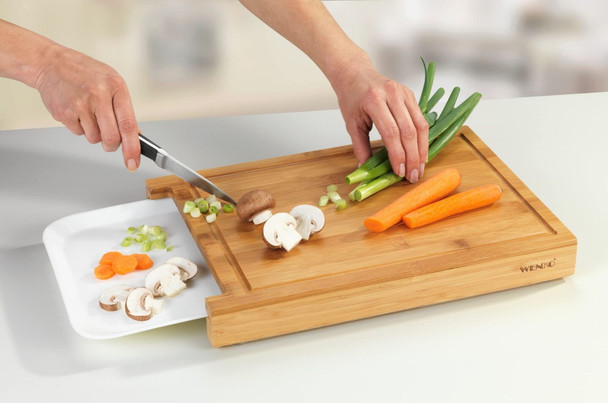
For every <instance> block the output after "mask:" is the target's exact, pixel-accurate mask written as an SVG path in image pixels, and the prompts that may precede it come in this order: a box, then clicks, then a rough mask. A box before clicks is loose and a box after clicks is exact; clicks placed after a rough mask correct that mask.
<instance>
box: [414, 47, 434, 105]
mask: <svg viewBox="0 0 608 403" xmlns="http://www.w3.org/2000/svg"><path fill="white" fill-rule="evenodd" d="M421 60H422V65H423V66H424V85H423V86H422V93H421V94H420V101H418V106H419V107H420V111H422V113H425V112H426V111H427V105H428V101H429V96H430V95H431V88H433V79H434V78H435V63H433V62H431V63H429V66H428V67H427V66H426V62H425V61H424V59H422V58H421Z"/></svg>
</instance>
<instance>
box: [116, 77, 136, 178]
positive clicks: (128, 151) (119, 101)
mask: <svg viewBox="0 0 608 403" xmlns="http://www.w3.org/2000/svg"><path fill="white" fill-rule="evenodd" d="M113 107H114V114H115V116H116V124H117V126H118V132H119V133H120V138H121V141H122V155H123V158H124V161H125V166H126V167H127V169H128V170H129V171H135V170H136V169H137V167H139V163H140V157H141V155H140V153H141V150H140V147H139V133H138V126H137V120H136V119H135V111H134V110H133V104H132V103H131V97H130V96H129V91H128V89H127V88H126V85H125V88H123V89H121V90H119V91H118V92H116V93H115V94H114V98H113Z"/></svg>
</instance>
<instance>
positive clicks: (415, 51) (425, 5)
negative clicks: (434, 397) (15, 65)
mask: <svg viewBox="0 0 608 403" xmlns="http://www.w3.org/2000/svg"><path fill="white" fill-rule="evenodd" d="M325 4H326V6H327V7H328V9H329V10H330V12H331V13H332V15H333V16H334V18H335V19H336V20H337V21H338V23H339V24H340V25H341V26H342V28H343V29H344V30H345V31H346V33H347V34H348V35H349V36H350V37H351V38H352V39H353V40H354V41H355V42H357V43H358V44H359V45H360V46H361V47H362V48H364V49H365V50H366V51H367V52H368V53H369V54H370V56H371V57H372V60H373V62H374V64H375V65H376V67H377V68H378V69H379V70H380V71H381V72H383V73H384V74H386V75H388V76H390V77H392V78H394V79H396V80H398V81H400V82H402V83H404V84H406V85H407V86H409V87H410V88H412V89H413V90H414V91H415V93H417V94H419V92H420V89H421V87H422V81H423V71H422V66H421V62H420V57H421V56H422V57H424V58H425V59H426V60H427V61H435V62H436V64H437V73H436V81H435V82H436V86H444V87H445V88H446V90H448V92H449V90H450V89H451V88H452V87H453V86H456V85H458V86H460V87H462V89H463V94H464V93H467V92H473V91H480V92H482V93H483V94H484V97H485V98H486V99H491V98H506V97H523V96H539V95H552V94H567V93H581V92H596V91H608V40H607V38H608V25H607V24H606V17H607V16H608V1H606V0H577V1H571V0H388V1H379V0H376V1H327V2H325ZM0 18H3V19H6V20H8V21H10V22H13V23H15V24H18V25H21V26H23V27H26V28H28V29H31V30H33V31H36V32H38V33H40V34H42V35H45V36H47V37H49V38H51V39H53V40H55V41H56V42H59V43H61V44H63V45H65V46H68V47H71V48H74V49H77V50H79V51H81V52H84V53H86V54H88V55H90V56H92V57H94V58H96V59H99V60H101V61H103V62H105V63H107V64H110V65H111V66H113V67H114V68H115V69H116V70H117V71H118V72H119V73H120V74H121V75H122V76H123V77H124V78H125V80H126V81H127V83H128V84H129V87H130V91H131V95H132V98H133V102H134V105H135V110H136V114H137V118H138V120H139V121H152V120H165V119H179V118H191V117H204V116H221V115H235V114H250V113H265V112H282V111H297V110H315V109H329V108H337V102H336V99H335V95H334V93H333V91H332V89H331V87H330V86H329V84H328V82H327V81H326V79H325V77H324V76H323V75H322V74H321V72H320V71H319V70H318V68H317V67H316V66H315V65H314V64H313V63H312V62H311V61H310V60H309V59H308V58H307V57H306V56H305V55H304V54H303V53H301V52H300V51H299V50H298V49H297V48H295V47H294V46H293V45H291V44H290V43H289V42H287V41H286V40H285V39H283V38H282V37H280V36H279V35H278V34H276V33H275V32H274V31H272V30H271V29H270V28H268V27H267V26H266V25H264V24H263V23H262V22H261V21H259V20H258V19H257V18H256V17H255V16H253V15H252V14H250V13H249V12H248V11H247V10H246V9H245V8H244V7H243V6H242V5H241V4H240V3H238V2H237V1H235V0H232V1H229V0H225V1H220V0H147V1H144V0H53V1H48V0H0ZM0 40H1V38H0ZM58 125H59V124H58V123H57V122H55V121H54V120H53V119H52V118H51V117H50V115H49V114H48V112H47V111H46V109H45V108H44V105H43V104H42V102H41V100H40V97H39V95H38V93H37V92H36V91H35V90H33V89H31V88H29V87H27V86H25V85H24V84H21V83H18V82H14V81H11V80H7V79H0V130H8V129H20V128H34V127H48V126H58Z"/></svg>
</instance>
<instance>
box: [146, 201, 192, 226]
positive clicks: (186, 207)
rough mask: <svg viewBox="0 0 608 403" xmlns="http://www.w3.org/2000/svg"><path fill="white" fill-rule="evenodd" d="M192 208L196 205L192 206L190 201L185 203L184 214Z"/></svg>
mask: <svg viewBox="0 0 608 403" xmlns="http://www.w3.org/2000/svg"><path fill="white" fill-rule="evenodd" d="M194 207H196V204H194V202H193V201H192V200H188V201H186V202H185V203H184V210H183V211H184V214H188V213H189V212H191V211H192V209H193V208H194ZM140 232H141V231H140Z"/></svg>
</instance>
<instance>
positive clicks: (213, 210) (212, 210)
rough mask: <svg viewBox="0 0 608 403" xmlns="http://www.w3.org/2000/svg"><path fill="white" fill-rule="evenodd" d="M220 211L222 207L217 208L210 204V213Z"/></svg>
mask: <svg viewBox="0 0 608 403" xmlns="http://www.w3.org/2000/svg"><path fill="white" fill-rule="evenodd" d="M218 211H220V209H218V208H217V206H209V213H210V214H214V215H215V214H217V213H218Z"/></svg>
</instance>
